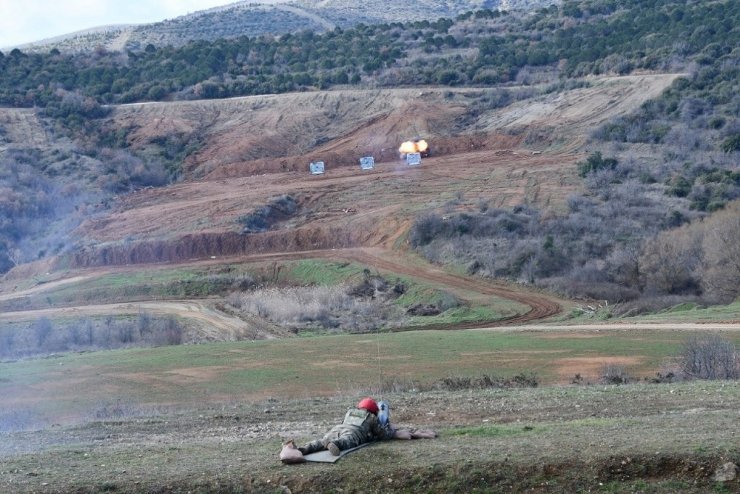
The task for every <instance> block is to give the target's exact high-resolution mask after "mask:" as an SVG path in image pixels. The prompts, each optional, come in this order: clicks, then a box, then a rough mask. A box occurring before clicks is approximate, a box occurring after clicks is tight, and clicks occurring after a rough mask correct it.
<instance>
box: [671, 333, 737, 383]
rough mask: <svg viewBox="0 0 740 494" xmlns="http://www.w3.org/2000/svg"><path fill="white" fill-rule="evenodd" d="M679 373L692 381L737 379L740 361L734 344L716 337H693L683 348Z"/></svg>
mask: <svg viewBox="0 0 740 494" xmlns="http://www.w3.org/2000/svg"><path fill="white" fill-rule="evenodd" d="M680 367H681V371H682V372H683V373H684V375H686V377H688V378H693V379H737V378H738V377H740V359H738V352H737V348H736V347H735V344H734V343H733V342H731V341H730V340H727V339H725V338H722V337H721V336H718V335H712V336H706V337H702V338H699V337H694V338H691V339H689V340H688V341H687V342H686V343H685V344H684V346H683V350H682V352H681V355H680Z"/></svg>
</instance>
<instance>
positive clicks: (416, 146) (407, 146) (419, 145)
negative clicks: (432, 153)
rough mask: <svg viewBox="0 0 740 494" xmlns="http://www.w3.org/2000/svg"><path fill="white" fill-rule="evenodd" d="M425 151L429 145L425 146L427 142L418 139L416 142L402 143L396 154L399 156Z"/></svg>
mask: <svg viewBox="0 0 740 494" xmlns="http://www.w3.org/2000/svg"><path fill="white" fill-rule="evenodd" d="M427 149H429V144H427V141H425V140H424V139H420V140H418V141H406V142H404V143H403V144H401V147H399V148H398V152H399V153H401V154H409V153H424V152H426V150H427Z"/></svg>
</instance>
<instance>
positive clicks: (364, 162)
mask: <svg viewBox="0 0 740 494" xmlns="http://www.w3.org/2000/svg"><path fill="white" fill-rule="evenodd" d="M360 168H362V169H363V170H372V169H373V168H375V158H373V157H372V156H365V157H364V158H360Z"/></svg>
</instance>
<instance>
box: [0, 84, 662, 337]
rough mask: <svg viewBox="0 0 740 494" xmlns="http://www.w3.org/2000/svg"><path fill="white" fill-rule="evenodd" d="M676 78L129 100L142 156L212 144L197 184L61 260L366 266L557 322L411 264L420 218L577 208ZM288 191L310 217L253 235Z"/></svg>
mask: <svg viewBox="0 0 740 494" xmlns="http://www.w3.org/2000/svg"><path fill="white" fill-rule="evenodd" d="M675 77H676V75H675V74H657V75H639V76H630V77H616V78H600V79H593V80H591V81H590V83H589V86H588V87H585V88H580V89H575V90H571V91H567V92H565V93H563V94H560V95H548V94H545V95H542V96H535V97H533V98H530V99H527V100H524V101H520V102H518V103H515V104H513V105H510V106H509V107H505V108H501V109H489V108H487V107H486V106H485V105H483V104H482V101H483V100H482V99H481V98H482V97H484V96H485V95H486V91H487V90H486V89H460V90H449V89H444V90H442V89H439V90H434V89H424V90H419V89H398V90H370V91H360V90H346V91H329V92H313V93H296V94H287V95H273V96H258V97H245V98H235V99H229V100H216V101H194V102H176V103H146V104H134V105H123V106H120V107H117V108H115V111H114V113H113V117H112V118H113V120H114V121H115V123H116V124H117V125H119V126H121V127H124V128H127V129H129V134H128V136H129V137H128V138H129V144H130V145H131V146H132V147H134V148H141V149H143V148H145V147H146V146H147V145H148V144H149V143H151V142H152V141H156V140H158V139H161V138H164V137H166V136H168V135H170V134H173V133H175V134H180V135H183V136H188V137H189V138H191V139H197V140H198V141H200V142H202V146H201V148H200V150H199V151H198V152H197V153H196V154H195V155H194V156H192V157H191V159H189V161H188V163H187V172H188V177H189V178H188V179H187V180H185V181H184V182H182V183H179V184H176V185H173V186H169V187H165V188H161V189H146V190H140V191H138V192H135V193H132V194H129V195H127V196H124V197H122V198H121V199H120V201H119V204H118V206H117V208H116V209H115V210H114V211H113V212H112V213H111V214H109V215H107V216H104V217H99V218H96V219H93V220H90V221H88V222H86V223H85V224H83V225H82V226H81V227H80V228H79V229H78V232H77V235H78V236H79V238H80V240H81V244H82V248H81V249H79V250H77V251H75V252H73V253H71V254H69V255H68V256H67V257H66V258H65V259H62V260H61V264H62V265H65V266H67V267H73V268H89V267H96V268H105V267H106V266H119V267H121V266H126V265H141V264H147V263H161V262H168V263H194V262H196V263H197V262H211V261H212V260H213V258H218V259H222V258H224V257H234V256H237V257H240V258H243V259H248V258H249V257H252V256H255V255H271V256H287V257H288V258H293V259H295V258H308V257H313V258H316V257H320V258H328V259H332V258H338V259H350V260H356V261H358V262H363V263H365V264H367V265H371V266H375V267H377V268H379V269H385V270H386V271H393V272H398V273H406V274H408V275H413V276H418V277H420V278H425V279H427V280H436V282H438V283H441V284H445V285H449V286H452V287H454V286H458V287H465V289H470V290H473V291H474V292H477V293H480V294H485V293H489V294H491V295H498V296H503V297H505V298H510V299H512V300H516V301H518V302H521V303H524V304H526V305H529V306H530V307H531V310H530V311H529V312H528V313H526V314H522V317H521V318H516V319H514V320H511V321H509V323H521V322H525V321H530V320H533V319H537V318H542V317H547V316H550V315H553V314H555V313H557V312H558V311H559V310H560V308H559V305H558V304H557V303H556V302H552V301H549V300H548V299H547V298H545V297H542V296H539V295H525V294H522V293H519V292H514V291H511V290H510V289H507V288H505V287H501V286H498V287H497V286H495V285H494V284H491V283H484V282H480V281H475V280H468V279H465V278H463V277H453V276H451V275H449V274H443V273H436V274H435V273H432V272H429V271H424V270H421V269H420V268H418V267H415V268H409V267H408V264H407V263H405V262H404V260H403V258H402V251H403V249H404V245H405V243H404V242H403V239H404V235H405V233H406V231H407V229H408V227H409V226H410V224H411V221H412V220H413V218H414V217H416V216H417V215H418V214H419V213H420V212H422V211H425V210H435V209H437V210H438V209H444V208H446V209H450V208H452V209H456V208H468V207H475V205H476V204H478V203H480V202H481V201H485V202H488V203H489V204H491V205H493V206H496V207H499V206H513V205H516V204H519V203H522V202H524V201H526V202H529V203H533V204H536V205H538V206H543V207H547V208H550V209H554V210H558V209H560V208H562V207H564V203H565V199H566V198H567V196H568V194H569V193H570V192H571V191H574V190H575V189H576V188H577V187H578V180H577V177H576V175H575V172H574V166H573V163H574V162H575V161H576V160H577V159H579V157H580V156H579V154H578V153H577V152H576V151H575V149H577V143H578V142H579V141H580V139H582V136H583V134H584V132H586V131H587V129H588V128H591V127H593V126H595V125H597V124H598V123H600V122H602V121H604V120H605V119H608V118H611V117H613V116H615V115H622V114H624V113H626V112H629V111H630V110H631V109H634V108H635V107H636V106H638V105H639V104H641V103H642V102H643V101H645V100H646V99H648V98H651V97H654V96H656V95H657V94H659V93H660V91H662V90H663V89H664V88H665V87H667V86H668V85H669V84H670V83H671V81H673V80H674V79H675ZM0 119H3V120H4V121H8V122H18V123H19V124H23V125H22V126H14V128H16V129H19V128H21V127H22V129H24V130H23V133H24V134H25V136H26V137H27V138H30V139H32V140H34V141H35V140H39V141H41V140H43V139H45V138H46V137H45V135H44V132H43V128H42V127H41V126H40V125H38V124H37V123H36V122H35V117H34V116H33V114H31V113H29V112H24V111H15V110H14V111H3V112H1V113H0ZM533 135H539V137H537V138H531V136H533ZM528 136H530V137H528ZM15 137H17V138H18V139H20V138H21V136H15ZM416 137H423V138H425V139H427V140H428V141H429V142H430V144H431V149H432V157H430V158H428V159H425V160H424V162H423V164H422V166H419V167H408V166H406V165H405V164H403V163H402V162H401V161H399V159H398V156H397V147H398V145H399V143H400V142H402V141H404V140H407V139H411V138H416ZM11 138H12V139H14V137H13V136H11ZM525 138H527V141H526V142H527V144H526V145H525V144H524V139H525ZM365 155H373V156H375V158H376V161H377V166H376V167H375V169H374V170H370V171H361V170H360V169H359V166H358V159H359V157H360V156H365ZM312 159H323V160H324V161H325V162H326V165H327V172H326V173H325V174H324V175H322V176H311V175H309V174H308V173H307V164H308V162H309V161H310V160H312ZM284 195H289V196H291V197H293V198H294V199H295V201H296V203H297V205H298V208H297V211H296V213H295V214H294V215H292V216H291V217H289V218H285V219H283V221H280V222H278V223H276V224H274V225H272V227H271V229H270V230H269V231H267V232H264V233H249V234H245V233H243V231H242V229H243V223H242V222H241V218H243V217H244V216H245V215H248V214H250V213H251V212H253V211H254V210H255V209H257V208H260V207H261V206H263V205H265V204H267V203H269V202H270V201H271V200H273V199H274V198H275V197H280V196H284ZM337 249H342V250H337ZM391 251H393V252H396V254H391ZM394 256H395V257H398V256H401V257H400V258H397V259H393V257H394ZM39 269H43V270H44V271H47V270H48V269H49V266H48V264H43V265H40V266H39ZM130 269H133V270H136V269H139V268H136V267H134V266H131V268H130ZM100 272H103V271H100ZM30 275H31V273H30V270H29V269H28V267H26V268H24V269H18V270H16V271H15V272H11V273H10V274H9V275H8V277H7V278H8V280H7V283H6V286H4V287H3V288H2V290H0V291H5V292H6V293H8V292H11V291H12V290H13V288H12V287H11V285H12V284H13V283H14V281H13V280H14V279H18V278H28V277H29V276H30ZM461 289H462V288H461ZM8 296H10V297H13V296H14V295H12V294H10V295H8ZM237 326H238V325H237ZM238 330H239V328H238V327H233V328H232V329H231V330H230V331H238Z"/></svg>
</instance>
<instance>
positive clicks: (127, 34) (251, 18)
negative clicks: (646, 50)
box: [20, 0, 561, 52]
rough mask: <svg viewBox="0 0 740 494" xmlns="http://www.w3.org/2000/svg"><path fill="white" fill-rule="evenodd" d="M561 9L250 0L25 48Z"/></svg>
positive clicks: (447, 1)
mask: <svg viewBox="0 0 740 494" xmlns="http://www.w3.org/2000/svg"><path fill="white" fill-rule="evenodd" d="M559 3H561V1H560V0H408V1H404V2H398V1H396V0H377V1H373V2H366V1H362V0H298V1H281V0H277V1H274V2H271V3H262V4H258V3H255V2H252V1H250V0H245V1H241V2H236V3H232V4H228V5H224V6H222V7H215V8H211V9H208V10H202V11H199V12H194V13H191V14H188V15H183V16H181V17H176V18H174V19H169V20H165V21H162V22H156V23H153V24H142V25H122V26H109V27H105V28H91V29H88V30H85V31H79V32H76V33H71V34H69V35H66V36H59V37H55V38H52V39H47V40H42V41H39V42H36V43H29V44H27V45H23V46H21V47H20V48H21V49H22V50H23V51H48V50H50V49H52V48H57V49H58V50H60V51H63V52H80V51H92V50H94V49H99V48H100V47H103V48H105V49H107V50H111V51H122V50H133V51H138V50H143V49H145V48H146V46H147V45H149V44H152V45H154V46H166V45H173V46H180V45H183V44H185V43H187V42H189V41H194V40H206V41H213V40H215V39H220V38H236V37H239V36H261V35H265V34H267V35H280V34H285V33H292V32H296V31H302V30H312V31H316V32H322V31H327V30H332V29H334V28H336V27H340V28H343V29H344V28H348V27H353V26H356V25H358V24H360V23H364V24H380V23H391V22H407V21H422V20H436V19H438V18H440V17H455V16H457V15H459V14H462V13H464V12H468V11H471V10H480V9H500V10H530V9H537V8H541V7H545V6H549V5H552V4H559Z"/></svg>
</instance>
